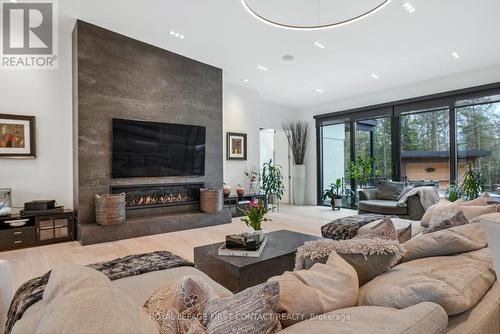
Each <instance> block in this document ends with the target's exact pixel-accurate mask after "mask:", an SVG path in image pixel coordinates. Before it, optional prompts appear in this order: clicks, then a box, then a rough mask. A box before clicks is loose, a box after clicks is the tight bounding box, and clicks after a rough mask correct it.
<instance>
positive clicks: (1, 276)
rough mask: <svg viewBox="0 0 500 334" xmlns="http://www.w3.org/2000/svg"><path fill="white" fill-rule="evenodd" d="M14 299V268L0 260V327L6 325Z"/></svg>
mask: <svg viewBox="0 0 500 334" xmlns="http://www.w3.org/2000/svg"><path fill="white" fill-rule="evenodd" d="M11 299H12V268H11V266H10V263H9V262H8V261H5V260H0V326H1V327H0V328H4V327H5V322H6V321H7V313H8V312H9V307H10V302H11Z"/></svg>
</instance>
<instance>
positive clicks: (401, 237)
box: [398, 224, 412, 244]
mask: <svg viewBox="0 0 500 334" xmlns="http://www.w3.org/2000/svg"><path fill="white" fill-rule="evenodd" d="M411 235H412V225H411V224H410V225H408V226H407V227H406V228H404V229H402V230H399V231H398V241H399V243H400V244H402V243H405V242H407V241H408V240H410V239H411Z"/></svg>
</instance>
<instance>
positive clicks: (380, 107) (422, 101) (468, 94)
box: [313, 82, 500, 205]
mask: <svg viewBox="0 0 500 334" xmlns="http://www.w3.org/2000/svg"><path fill="white" fill-rule="evenodd" d="M497 94H500V82H496V83H491V84H486V85H480V86H474V87H469V88H463V89H458V90H452V91H447V92H441V93H437V94H431V95H424V96H419V97H413V98H409V99H403V100H397V101H392V102H386V103H381V104H376V105H371V106H365V107H360V108H354V109H349V110H342V111H337V112H330V113H326V114H320V115H315V116H314V117H313V118H314V120H315V123H316V153H317V204H318V205H323V198H322V194H323V188H324V184H323V147H322V128H323V127H324V126H328V125H333V124H339V123H349V124H350V127H351V136H350V140H351V142H350V146H351V161H353V160H355V157H356V145H355V144H356V131H355V130H356V122H357V121H360V120H365V119H374V118H380V117H390V118H391V138H392V149H391V158H392V164H393V168H392V178H393V180H395V181H399V180H400V179H401V172H400V165H401V119H400V118H401V115H402V114H404V113H406V112H410V111H418V110H425V109H432V108H439V107H442V108H446V107H447V108H448V112H449V127H450V128H449V136H450V140H449V151H450V180H451V181H456V179H457V177H458V175H457V173H458V170H457V166H458V156H457V137H456V136H457V127H456V125H457V124H456V118H457V117H456V116H457V115H456V109H455V108H460V107H461V106H459V107H456V104H457V102H458V101H461V100H468V99H474V98H480V97H485V96H491V95H497ZM353 130H354V131H353ZM351 187H352V189H354V188H355V185H351Z"/></svg>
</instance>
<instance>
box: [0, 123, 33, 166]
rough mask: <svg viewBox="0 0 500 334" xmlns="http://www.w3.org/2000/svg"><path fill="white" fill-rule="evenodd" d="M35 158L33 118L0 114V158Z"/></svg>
mask: <svg viewBox="0 0 500 334" xmlns="http://www.w3.org/2000/svg"><path fill="white" fill-rule="evenodd" d="M35 157H36V152H35V116H22V115H8V114H0V158H35Z"/></svg>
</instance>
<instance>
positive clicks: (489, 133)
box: [456, 95, 500, 193]
mask: <svg viewBox="0 0 500 334" xmlns="http://www.w3.org/2000/svg"><path fill="white" fill-rule="evenodd" d="M495 101H500V95H497V96H489V97H484V98H479V99H474V100H464V101H458V102H457V108H456V112H457V149H458V176H459V177H460V176H461V175H463V173H464V170H465V169H466V167H467V165H471V166H472V167H474V168H477V169H479V170H481V172H482V175H483V177H484V183H485V187H486V189H487V190H488V191H490V192H496V193H500V102H495Z"/></svg>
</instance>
